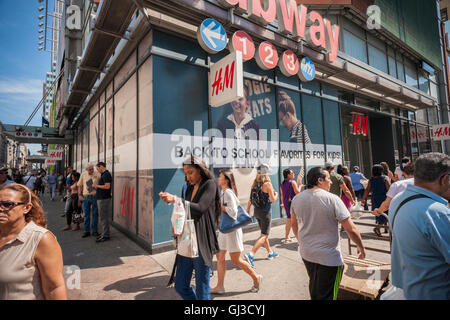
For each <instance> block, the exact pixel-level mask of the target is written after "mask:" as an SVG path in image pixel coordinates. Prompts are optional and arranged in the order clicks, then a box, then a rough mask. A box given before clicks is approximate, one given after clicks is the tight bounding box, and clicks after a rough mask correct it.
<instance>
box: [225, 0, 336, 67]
mask: <svg viewBox="0 0 450 320" xmlns="http://www.w3.org/2000/svg"><path fill="white" fill-rule="evenodd" d="M219 3H220V4H222V5H223V6H224V7H227V8H232V7H234V8H235V12H236V13H239V14H241V13H247V14H248V17H249V19H252V20H253V21H255V22H257V23H259V24H262V25H264V26H266V25H268V24H269V23H272V22H274V21H275V19H277V20H278V30H279V31H280V32H281V33H283V34H285V35H291V36H292V39H293V40H295V41H298V42H300V41H301V40H302V39H305V40H306V42H307V43H308V44H309V45H310V46H312V47H315V48H319V49H323V50H326V51H327V54H326V55H325V56H326V58H327V60H328V61H329V62H334V61H336V59H337V53H338V45H339V26H338V25H332V24H331V22H330V21H329V20H328V19H326V18H325V19H324V18H323V17H322V16H321V14H320V13H318V12H317V11H310V12H308V9H307V7H306V6H304V5H302V4H300V5H297V3H296V1H295V0H263V1H261V0H219Z"/></svg>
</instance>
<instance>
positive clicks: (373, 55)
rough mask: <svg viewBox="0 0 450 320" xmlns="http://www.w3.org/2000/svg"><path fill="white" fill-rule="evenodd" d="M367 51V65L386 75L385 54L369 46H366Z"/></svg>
mask: <svg viewBox="0 0 450 320" xmlns="http://www.w3.org/2000/svg"><path fill="white" fill-rule="evenodd" d="M368 50H369V64H370V65H371V66H372V67H374V68H376V69H378V70H380V71H383V72H385V73H388V68H387V61H386V54H385V53H384V52H383V51H381V50H380V49H378V48H376V47H374V46H372V45H371V44H369V45H368Z"/></svg>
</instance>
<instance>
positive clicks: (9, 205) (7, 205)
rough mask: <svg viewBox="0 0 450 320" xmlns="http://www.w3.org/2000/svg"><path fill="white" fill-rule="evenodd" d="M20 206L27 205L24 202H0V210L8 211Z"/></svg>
mask: <svg viewBox="0 0 450 320" xmlns="http://www.w3.org/2000/svg"><path fill="white" fill-rule="evenodd" d="M22 204H27V203H26V202H14V201H9V200H5V201H0V208H2V209H4V210H8V211H9V210H11V209H13V208H15V207H17V206H18V205H22Z"/></svg>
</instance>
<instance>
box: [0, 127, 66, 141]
mask: <svg viewBox="0 0 450 320" xmlns="http://www.w3.org/2000/svg"><path fill="white" fill-rule="evenodd" d="M1 127H2V128H1V129H2V130H1V131H2V133H3V134H4V135H5V136H7V137H8V138H9V139H11V140H15V141H17V142H20V143H41V144H42V143H43V144H73V132H72V130H66V132H65V134H64V135H60V134H59V131H58V128H47V127H36V126H22V125H13V124H2V125H1Z"/></svg>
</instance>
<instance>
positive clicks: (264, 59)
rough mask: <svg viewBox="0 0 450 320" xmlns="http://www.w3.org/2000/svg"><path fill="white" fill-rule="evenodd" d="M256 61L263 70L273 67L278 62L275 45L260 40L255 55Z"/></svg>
mask: <svg viewBox="0 0 450 320" xmlns="http://www.w3.org/2000/svg"><path fill="white" fill-rule="evenodd" d="M256 63H257V64H258V66H259V67H260V68H261V69H264V70H269V69H273V68H275V67H276V66H277V64H278V52H277V49H276V48H275V46H274V45H273V44H271V43H270V42H267V41H264V42H261V44H260V45H259V47H258V54H257V55H256Z"/></svg>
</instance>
